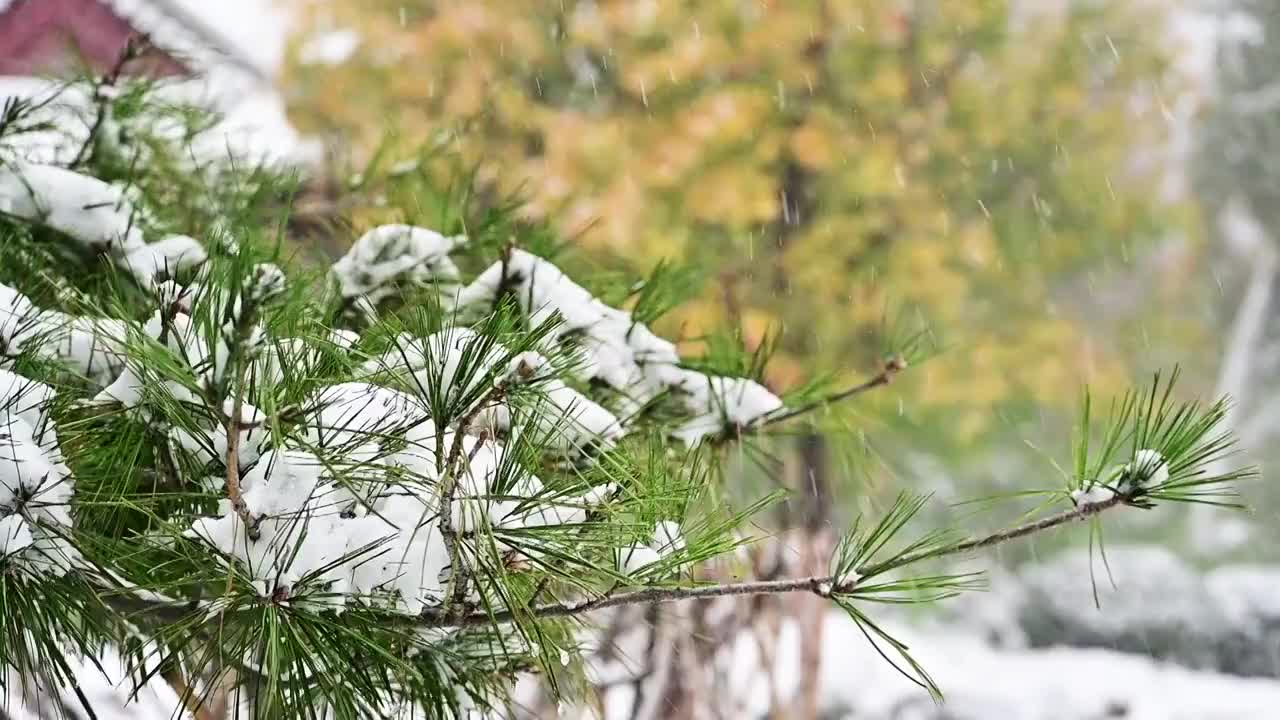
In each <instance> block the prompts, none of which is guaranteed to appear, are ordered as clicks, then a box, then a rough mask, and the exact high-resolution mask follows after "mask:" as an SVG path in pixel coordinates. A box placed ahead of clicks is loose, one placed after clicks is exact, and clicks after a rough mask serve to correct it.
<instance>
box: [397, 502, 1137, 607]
mask: <svg viewBox="0 0 1280 720" xmlns="http://www.w3.org/2000/svg"><path fill="white" fill-rule="evenodd" d="M1127 501H1128V498H1127V497H1125V496H1122V495H1115V496H1112V497H1110V498H1108V499H1106V500H1102V501H1099V502H1095V503H1085V504H1082V505H1078V506H1076V507H1074V508H1072V509H1070V510H1064V511H1062V512H1060V513H1057V514H1054V515H1049V516H1048V517H1044V518H1041V519H1039V520H1035V521H1032V522H1029V523H1025V524H1022V525H1017V526H1015V527H1012V528H1009V529H1006V530H1001V531H999V532H995V533H992V534H990V535H985V536H983V537H979V538H973V539H971V540H966V541H963V542H959V543H956V544H955V545H952V546H950V547H947V548H944V549H943V550H941V551H920V552H916V553H910V554H907V555H904V556H901V557H898V558H895V559H893V560H889V561H886V562H882V563H877V564H875V565H870V566H867V567H864V568H861V569H859V570H858V575H859V576H860V577H874V576H876V575H879V574H881V573H883V572H886V571H888V570H892V569H895V568H898V567H902V566H905V565H910V564H912V563H916V562H919V561H921V560H926V559H931V558H940V557H947V556H950V555H960V554H964V553H966V552H970V551H973V550H982V549H985V548H989V547H995V546H997V545H1001V544H1003V543H1006V542H1009V541H1011V540H1017V539H1019V538H1023V537H1026V536H1028V535H1034V534H1036V533H1039V532H1043V531H1045V530H1049V529H1052V528H1055V527H1058V526H1060V525H1066V524H1069V523H1073V522H1076V521H1079V520H1085V519H1088V518H1091V517H1093V516H1095V515H1098V514H1100V513H1102V512H1104V511H1106V510H1109V509H1111V508H1113V507H1116V506H1118V505H1125V504H1127ZM859 582H860V581H859V580H857V579H855V580H851V581H845V582H841V580H840V578H838V577H836V576H834V575H812V576H808V577H799V578H785V579H781V580H753V581H748V582H739V583H725V584H720V585H705V586H702V587H690V588H666V587H662V588H646V589H643V590H633V591H631V592H625V593H619V594H616V595H614V594H609V593H606V594H604V595H601V596H599V597H597V598H593V599H589V600H581V601H569V602H559V603H549V604H546V605H539V606H536V607H532V608H528V609H526V610H524V611H521V612H518V613H517V612H513V611H511V610H504V611H501V612H493V613H489V612H473V613H469V614H466V615H461V616H459V615H456V614H451V613H449V612H447V611H441V610H430V611H427V612H426V613H423V614H422V615H419V616H418V617H417V618H414V619H412V620H410V622H411V623H412V624H414V625H417V626H424V625H425V626H428V627H468V626H477V625H487V624H498V623H504V622H512V621H514V620H515V619H516V618H517V617H521V616H526V617H534V618H554V617H574V616H577V615H582V614H584V613H587V612H591V611H594V610H602V609H604V608H609V607H617V606H619V605H634V604H637V603H654V602H656V603H667V602H675V601H677V600H695V599H702V598H713V597H724V596H729V595H776V594H780V593H793V592H810V593H813V594H815V595H818V596H820V597H831V596H832V595H833V594H836V593H848V592H852V591H853V590H855V589H856V588H857V587H858V584H859Z"/></svg>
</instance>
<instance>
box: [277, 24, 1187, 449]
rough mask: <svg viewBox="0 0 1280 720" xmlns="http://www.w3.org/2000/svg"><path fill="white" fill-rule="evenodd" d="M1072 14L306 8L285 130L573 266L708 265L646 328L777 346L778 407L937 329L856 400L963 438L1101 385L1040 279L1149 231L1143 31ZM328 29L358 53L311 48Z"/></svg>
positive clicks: (1149, 105)
mask: <svg viewBox="0 0 1280 720" xmlns="http://www.w3.org/2000/svg"><path fill="white" fill-rule="evenodd" d="M1022 5H1026V6H1027V7H1029V8H1032V9H1033V10H1034V8H1035V7H1036V5H1037V3H1035V2H1034V1H1032V2H1029V3H1022ZM1070 5H1074V6H1076V7H1074V8H1072V9H1069V10H1066V11H1062V12H1058V13H1054V14H1052V15H1051V16H1041V15H1038V14H1037V13H1035V12H1015V11H1014V10H1015V9H1011V7H1010V3H1007V2H1000V1H998V0H990V1H988V0H965V1H962V0H785V1H784V0H749V1H748V0H709V1H706V2H674V1H669V0H662V1H660V0H627V1H609V0H595V1H590V0H580V1H575V0H483V1H479V0H457V1H442V2H421V1H419V2H411V1H409V0H332V1H326V2H323V3H315V4H306V3H304V5H303V8H302V17H304V18H306V19H307V21H306V22H305V23H304V27H305V29H304V31H303V32H301V33H300V34H299V37H298V39H297V43H296V47H295V49H296V50H299V49H300V50H299V51H298V52H295V53H294V61H293V63H292V65H291V69H290V77H289V78H288V80H289V83H290V85H291V86H292V87H294V88H295V93H296V94H295V97H294V98H293V106H292V115H293V117H294V119H295V120H296V121H297V122H298V124H299V125H300V126H302V127H303V128H304V129H306V130H308V131H311V132H320V133H326V134H330V135H332V136H333V137H335V138H337V139H338V140H339V141H340V142H341V143H343V144H344V145H345V146H347V147H349V148H351V149H352V150H351V151H352V152H353V153H354V154H356V155H357V156H359V155H362V154H364V155H368V154H369V153H372V152H373V150H374V149H375V148H376V147H378V146H379V144H380V143H381V142H382V141H383V139H384V137H385V136H386V133H387V132H388V131H390V130H394V131H396V132H399V133H401V134H402V136H403V137H410V138H426V137H430V138H434V139H435V142H437V143H439V144H441V145H445V146H447V147H448V148H449V150H450V152H451V153H452V154H454V156H455V157H461V158H463V159H464V160H465V161H466V162H467V163H474V164H475V165H476V166H477V167H478V168H479V172H480V176H479V177H480V181H481V182H482V183H484V184H487V185H491V186H493V187H495V188H498V189H501V190H504V191H514V190H517V189H522V190H523V191H524V192H525V193H526V194H527V196H528V200H529V202H528V204H527V206H526V207H525V209H524V211H525V212H527V213H530V214H531V215H534V216H538V217H545V218H548V219H550V220H551V221H552V222H553V223H554V224H555V225H556V227H558V228H559V230H560V231H561V232H562V233H563V234H565V235H577V236H580V242H581V244H583V245H584V246H585V247H587V248H588V249H590V250H592V251H595V252H599V253H606V254H610V255H615V256H620V257H622V258H625V259H628V260H629V261H630V262H632V263H633V264H634V265H635V266H636V267H638V268H644V267H646V266H651V265H652V264H653V263H654V262H656V261H657V260H658V259H660V258H663V257H673V258H677V259H680V260H683V261H685V262H688V263H690V264H694V265H697V266H700V267H705V268H713V269H714V272H713V274H712V275H711V277H710V278H709V279H710V282H708V283H707V284H706V287H705V288H704V293H703V294H702V296H701V297H700V299H699V301H697V302H695V303H692V304H691V306H690V308H689V309H688V310H686V311H682V313H681V314H680V315H679V316H678V317H677V318H675V319H672V320H669V321H668V322H671V323H674V324H675V325H676V326H681V327H680V331H681V332H682V333H683V336H684V337H688V338H696V337H700V336H701V334H702V333H703V332H705V331H707V330H708V329H710V328H714V327H723V326H726V325H730V326H733V325H736V326H738V327H740V328H741V331H742V334H743V336H744V338H745V340H746V341H747V342H748V344H751V343H757V342H759V341H760V340H761V338H762V337H763V336H764V334H765V333H766V330H767V329H769V328H774V329H780V330H781V332H782V333H783V335H782V340H781V345H780V347H781V349H782V352H781V353H780V354H779V356H778V357H777V358H776V359H775V361H774V362H773V363H772V365H771V370H770V372H771V373H772V375H771V376H770V380H771V383H772V384H773V385H774V386H775V387H779V388H785V387H787V386H790V385H793V384H795V383H797V382H800V381H801V380H803V379H804V377H805V372H804V371H803V370H802V368H803V369H810V370H811V369H813V368H820V369H825V370H830V371H834V372H838V373H844V374H847V375H848V376H850V377H853V376H855V375H857V374H858V373H859V372H862V373H865V372H866V371H867V370H868V368H873V367H874V366H875V364H876V362H877V361H878V358H879V356H880V354H881V353H882V352H883V351H884V349H885V346H886V343H891V342H892V341H893V338H894V337H895V336H896V335H898V334H900V332H901V329H902V327H903V326H904V325H911V326H914V325H916V324H923V325H926V326H928V327H930V328H934V329H935V332H939V334H938V335H937V336H936V339H937V340H938V342H939V344H940V345H942V346H944V347H945V348H946V352H945V353H944V354H943V355H942V356H941V357H939V358H937V359H935V360H934V361H932V362H930V363H927V364H926V365H925V366H924V367H923V368H921V369H920V370H919V371H918V372H916V371H913V372H912V373H909V374H908V376H907V377H906V378H904V382H903V383H902V384H901V385H900V386H899V388H900V389H899V392H898V393H897V394H896V395H890V396H885V397H887V398H890V399H889V400H881V402H893V403H895V404H896V403H899V402H902V403H905V405H906V406H907V407H908V408H910V409H911V412H912V413H914V414H915V415H916V417H918V418H927V419H928V420H927V422H928V424H930V425H932V426H933V427H935V428H943V430H941V431H940V434H943V435H946V436H947V439H948V440H949V441H951V442H955V443H958V444H964V443H968V442H970V441H972V440H973V439H974V438H975V437H976V436H977V435H978V434H980V433H982V432H984V431H987V430H990V429H992V426H993V425H994V424H996V422H995V418H997V417H999V416H1000V414H1001V413H1002V412H1004V411H1006V410H1009V409H1010V408H1017V407H1025V406H1026V400H1027V398H1031V397H1034V398H1035V399H1036V400H1037V401H1038V402H1041V403H1050V404H1056V403H1067V402H1072V401H1074V399H1075V398H1074V390H1073V389H1074V388H1076V387H1077V386H1078V382H1079V381H1081V380H1086V381H1091V382H1094V383H1095V384H1101V385H1104V386H1105V385H1108V384H1109V383H1111V382H1114V381H1115V380H1117V379H1119V378H1122V377H1123V376H1124V375H1125V368H1124V364H1123V363H1122V362H1121V359H1120V357H1119V355H1118V354H1116V353H1113V352H1110V351H1109V350H1108V349H1107V341H1106V338H1105V337H1097V333H1093V332H1091V329H1090V327H1089V324H1088V322H1087V318H1081V317H1074V316H1073V315H1072V314H1071V313H1070V312H1067V311H1059V310H1058V308H1059V307H1061V306H1063V305H1066V306H1068V307H1069V306H1070V302H1069V301H1070V298H1063V297H1062V296H1061V295H1062V293H1063V292H1069V290H1064V288H1071V287H1075V288H1078V287H1081V284H1080V283H1078V282H1077V283H1073V284H1070V285H1068V284H1066V283H1064V282H1063V280H1064V278H1075V279H1078V278H1079V277H1081V276H1082V275H1084V274H1086V273H1088V272H1090V270H1091V269H1096V268H1098V267H1100V266H1102V265H1105V264H1107V263H1120V262H1123V261H1124V260H1125V259H1126V258H1127V257H1128V256H1129V254H1130V253H1132V252H1135V249H1136V248H1139V247H1140V246H1141V244H1142V243H1144V242H1146V241H1148V240H1150V239H1151V238H1154V237H1157V236H1158V235H1159V234H1160V232H1161V231H1162V226H1163V225H1164V224H1165V222H1166V218H1168V217H1172V215H1171V214H1170V213H1169V212H1168V211H1167V209H1165V208H1161V207H1159V206H1158V204H1157V203H1156V201H1155V200H1153V198H1155V197H1156V192H1155V190H1154V187H1155V183H1156V182H1157V181H1158V179H1159V178H1157V177H1155V176H1154V175H1152V174H1149V173H1146V172H1144V171H1142V170H1140V169H1138V168H1140V167H1141V166H1140V164H1139V163H1135V162H1134V159H1135V156H1136V151H1135V148H1137V147H1139V146H1141V145H1142V144H1146V145H1147V146H1152V145H1156V144H1158V143H1159V142H1160V141H1161V135H1162V131H1163V128H1164V123H1163V122H1162V121H1161V120H1160V117H1159V113H1158V110H1159V103H1158V102H1155V101H1154V100H1153V99H1155V98H1158V97H1159V93H1160V85H1161V83H1162V82H1163V80H1162V78H1163V70H1164V63H1163V59H1162V57H1161V54H1160V52H1159V50H1158V48H1157V47H1155V46H1154V44H1153V43H1154V42H1156V40H1155V39H1154V38H1155V36H1156V34H1155V33H1152V32H1150V27H1152V23H1153V22H1154V20H1153V18H1151V17H1150V16H1149V14H1148V15H1143V14H1140V13H1139V12H1138V11H1137V10H1135V9H1133V8H1126V7H1124V3H1070ZM1143 12H1147V13H1149V11H1143ZM339 31H340V32H343V33H350V32H354V33H355V34H356V36H357V37H358V38H359V39H360V43H359V45H358V47H357V48H356V49H355V51H354V54H352V55H351V56H350V57H349V58H343V59H342V61H341V62H333V61H336V60H337V59H338V58H335V57H330V58H325V57H323V53H317V52H315V47H314V46H315V44H316V43H320V42H324V41H326V40H332V39H333V38H332V37H330V36H331V35H332V34H333V33H335V32H339ZM326 34H328V35H326ZM348 37H349V35H348ZM1144 99H1145V100H1146V101H1145V102H1144ZM1086 284H1087V283H1086ZM1064 300H1066V302H1063V301H1064ZM673 329H675V328H674V327H672V326H669V327H668V328H667V330H669V331H670V330H673ZM890 414H892V413H890Z"/></svg>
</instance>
